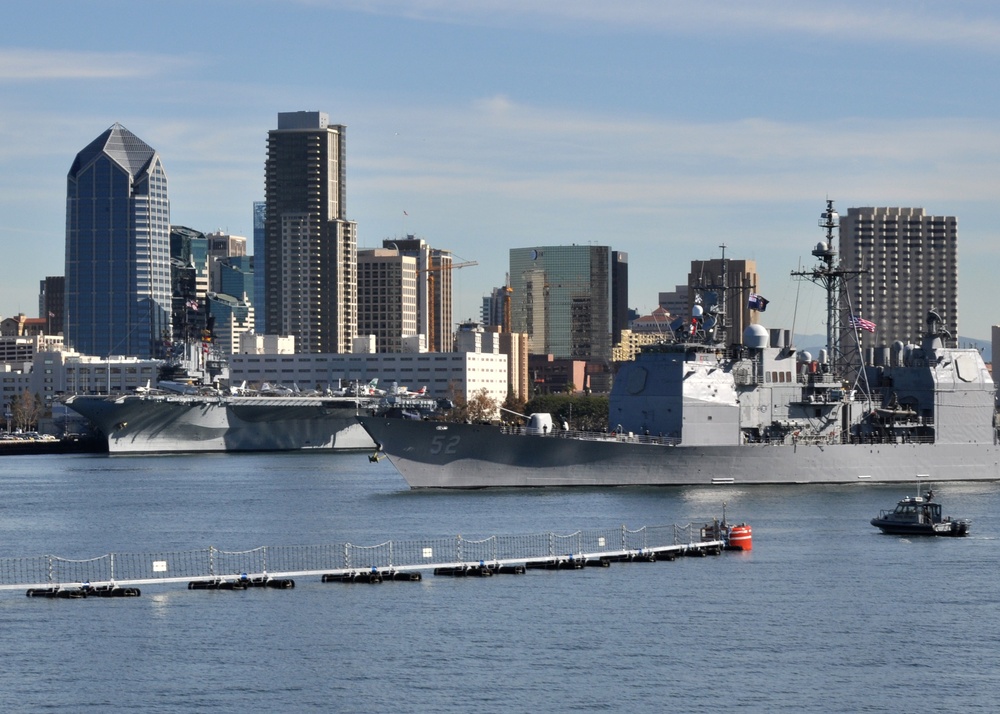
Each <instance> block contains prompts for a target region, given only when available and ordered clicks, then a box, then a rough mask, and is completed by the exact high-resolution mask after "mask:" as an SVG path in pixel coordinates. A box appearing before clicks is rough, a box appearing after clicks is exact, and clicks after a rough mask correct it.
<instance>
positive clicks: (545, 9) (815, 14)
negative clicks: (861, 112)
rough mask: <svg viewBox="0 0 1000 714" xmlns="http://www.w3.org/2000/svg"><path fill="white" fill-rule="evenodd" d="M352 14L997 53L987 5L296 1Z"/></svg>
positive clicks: (742, 0)
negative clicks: (778, 36)
mask: <svg viewBox="0 0 1000 714" xmlns="http://www.w3.org/2000/svg"><path fill="white" fill-rule="evenodd" d="M303 1H304V2H305V3H307V4H310V5H329V6H335V7H339V8H348V9H351V10H355V11H359V12H368V13H373V14H380V15H388V16H398V17H405V18H408V19H414V20H421V21H428V22H445V23H455V24H468V25H482V26H489V25H494V26H501V27H519V28H524V27H532V28H535V29H546V30H550V31H551V30H557V31H558V30H571V29H575V30H577V31H581V30H582V31H586V32H609V31H610V32H618V31H642V32H656V33H664V34H692V33H697V34H713V35H720V34H727V35H732V34H741V35H747V34H754V35H775V34H781V35H786V36H787V35H795V36H800V37H826V38H837V39H840V40H849V41H862V42H878V43H880V44H885V43H887V42H894V43H906V44H911V45H918V44H924V45H928V44H929V45H949V46H961V47H966V48H970V47H975V48H978V49H979V50H981V51H989V52H996V51H997V50H1000V18H998V16H997V8H996V6H995V5H994V4H992V3H988V2H976V0H965V1H962V0H956V1H955V2H950V3H946V4H935V3H930V4H927V3H913V2H904V1H903V0H874V1H873V0H864V1H862V0H754V2H747V1H746V0H712V1H710V2H709V1H706V0H618V1H617V2H607V0H547V1H546V2H538V0H476V2H468V0H303Z"/></svg>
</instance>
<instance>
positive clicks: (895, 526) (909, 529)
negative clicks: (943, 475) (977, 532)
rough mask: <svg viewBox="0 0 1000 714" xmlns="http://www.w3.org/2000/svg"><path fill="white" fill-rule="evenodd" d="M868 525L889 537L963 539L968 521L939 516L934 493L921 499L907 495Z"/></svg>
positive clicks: (967, 527)
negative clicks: (945, 537) (928, 536)
mask: <svg viewBox="0 0 1000 714" xmlns="http://www.w3.org/2000/svg"><path fill="white" fill-rule="evenodd" d="M871 523H872V525H873V526H875V527H876V528H878V529H880V530H881V531H882V532H883V533H889V534H892V535H930V536H966V535H968V534H969V521H968V519H956V520H952V519H951V517H947V518H946V517H942V515H941V504H940V503H934V492H933V491H928V492H927V493H926V494H925V495H924V496H907V497H906V498H903V499H901V500H900V501H899V503H897V504H896V508H895V509H894V510H891V511H886V510H884V511H881V512H880V513H879V514H878V516H877V517H875V518H872V521H871Z"/></svg>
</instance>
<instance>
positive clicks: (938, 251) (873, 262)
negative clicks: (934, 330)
mask: <svg viewBox="0 0 1000 714" xmlns="http://www.w3.org/2000/svg"><path fill="white" fill-rule="evenodd" d="M840 267H841V268H842V269H844V270H846V271H850V272H854V273H856V274H854V275H852V276H851V277H850V279H849V280H848V281H847V293H848V296H847V297H848V300H847V305H842V307H841V319H840V324H841V325H842V326H844V327H847V326H848V324H849V320H850V318H851V316H852V315H853V316H854V317H858V318H861V319H863V320H866V321H867V322H868V323H873V324H874V329H875V331H874V332H869V331H868V330H858V331H857V334H858V336H859V337H860V343H861V347H862V349H866V348H869V347H876V346H885V345H891V344H892V343H893V342H896V341H897V340H898V341H901V342H903V343H916V344H920V338H921V336H922V335H923V333H924V332H925V331H926V328H927V322H926V320H927V314H928V312H929V311H930V310H934V311H935V312H936V313H938V315H939V316H940V317H941V319H942V323H941V324H940V325H939V327H943V328H944V329H946V330H948V331H949V332H950V333H951V335H952V337H953V338H955V339H957V338H958V219H957V218H956V217H955V216H928V215H926V214H925V213H924V209H922V208H870V207H869V208H849V209H847V215H842V216H840Z"/></svg>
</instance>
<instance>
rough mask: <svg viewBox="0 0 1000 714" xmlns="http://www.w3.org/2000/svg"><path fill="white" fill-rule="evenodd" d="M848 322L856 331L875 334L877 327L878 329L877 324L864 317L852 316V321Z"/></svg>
mask: <svg viewBox="0 0 1000 714" xmlns="http://www.w3.org/2000/svg"><path fill="white" fill-rule="evenodd" d="M848 322H849V323H850V325H851V327H853V328H854V329H855V330H866V331H868V332H875V327H876V325H875V323H874V322H872V321H871V320H866V319H865V318H863V317H856V316H854V315H851V318H850V320H848Z"/></svg>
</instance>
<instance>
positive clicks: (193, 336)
mask: <svg viewBox="0 0 1000 714" xmlns="http://www.w3.org/2000/svg"><path fill="white" fill-rule="evenodd" d="M170 259H171V261H170V263H171V265H170V283H171V293H172V295H173V297H172V300H171V310H172V315H173V318H172V322H173V330H172V336H173V344H172V349H171V350H170V356H171V357H173V358H175V359H181V358H182V357H183V355H184V353H185V345H187V344H189V343H192V342H197V341H200V340H201V339H202V338H203V337H207V336H208V335H207V334H206V333H207V332H209V331H210V328H209V325H208V323H207V316H208V312H207V311H206V309H205V297H206V296H207V294H208V283H209V264H208V239H207V238H206V237H205V234H204V233H201V232H200V231H196V230H194V229H193V228H187V227H186V226H171V227H170Z"/></svg>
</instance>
